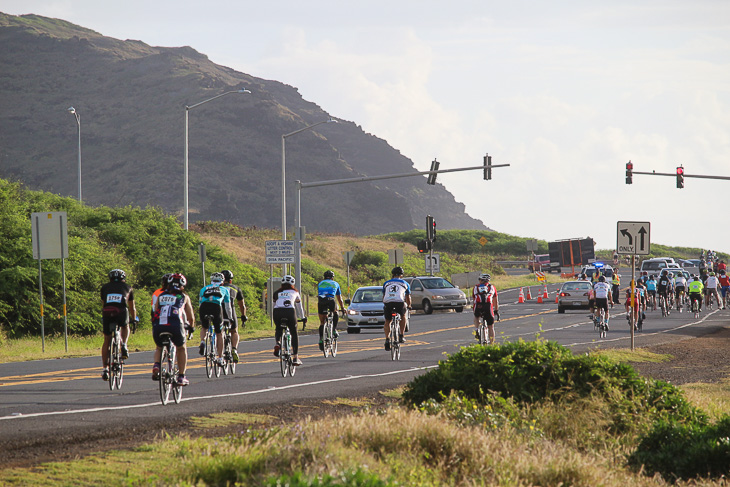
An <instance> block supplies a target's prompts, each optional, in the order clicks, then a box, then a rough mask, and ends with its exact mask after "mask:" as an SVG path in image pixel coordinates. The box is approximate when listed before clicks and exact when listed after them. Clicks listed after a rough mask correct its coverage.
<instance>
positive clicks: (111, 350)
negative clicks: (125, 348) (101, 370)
mask: <svg viewBox="0 0 730 487" xmlns="http://www.w3.org/2000/svg"><path fill="white" fill-rule="evenodd" d="M116 343H117V337H116V335H112V341H111V342H109V350H108V352H107V354H108V360H109V389H110V390H112V391H113V390H114V348H115V345H116Z"/></svg>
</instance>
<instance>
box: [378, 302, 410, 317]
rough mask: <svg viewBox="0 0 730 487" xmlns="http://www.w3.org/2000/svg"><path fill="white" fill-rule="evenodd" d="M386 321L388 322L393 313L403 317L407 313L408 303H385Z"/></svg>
mask: <svg viewBox="0 0 730 487" xmlns="http://www.w3.org/2000/svg"><path fill="white" fill-rule="evenodd" d="M383 310H384V312H385V319H386V320H387V319H388V318H389V317H390V316H391V315H392V314H393V313H398V314H399V315H403V314H405V313H406V303H403V302H400V303H383Z"/></svg>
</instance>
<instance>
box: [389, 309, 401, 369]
mask: <svg viewBox="0 0 730 487" xmlns="http://www.w3.org/2000/svg"><path fill="white" fill-rule="evenodd" d="M399 335H400V315H399V314H398V313H395V312H394V313H393V314H392V315H391V321H390V333H389V334H388V342H389V343H390V360H400V342H399V341H398V339H399Z"/></svg>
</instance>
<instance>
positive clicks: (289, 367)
mask: <svg viewBox="0 0 730 487" xmlns="http://www.w3.org/2000/svg"><path fill="white" fill-rule="evenodd" d="M288 324H289V320H288V319H287V318H282V319H281V324H280V325H279V326H280V327H281V328H283V329H284V332H283V333H282V334H281V348H279V365H280V366H281V376H282V377H286V376H287V374H288V375H291V376H292V377H294V374H295V373H296V371H297V367H296V365H294V360H293V359H292V346H291V332H290V331H289V326H288Z"/></svg>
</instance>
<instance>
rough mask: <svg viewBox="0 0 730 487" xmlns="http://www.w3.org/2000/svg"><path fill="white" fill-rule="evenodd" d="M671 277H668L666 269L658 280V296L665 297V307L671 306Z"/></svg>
mask: <svg viewBox="0 0 730 487" xmlns="http://www.w3.org/2000/svg"><path fill="white" fill-rule="evenodd" d="M669 282H670V281H669V277H668V276H667V270H666V269H664V270H663V271H662V274H661V275H660V276H659V279H658V280H657V286H656V290H657V296H659V297H662V296H663V297H664V303H665V306H667V307H668V306H669Z"/></svg>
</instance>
